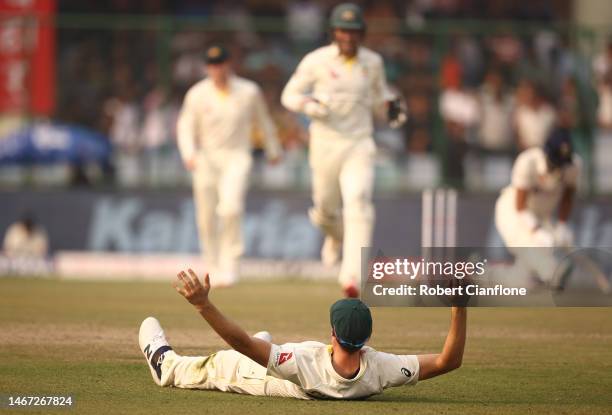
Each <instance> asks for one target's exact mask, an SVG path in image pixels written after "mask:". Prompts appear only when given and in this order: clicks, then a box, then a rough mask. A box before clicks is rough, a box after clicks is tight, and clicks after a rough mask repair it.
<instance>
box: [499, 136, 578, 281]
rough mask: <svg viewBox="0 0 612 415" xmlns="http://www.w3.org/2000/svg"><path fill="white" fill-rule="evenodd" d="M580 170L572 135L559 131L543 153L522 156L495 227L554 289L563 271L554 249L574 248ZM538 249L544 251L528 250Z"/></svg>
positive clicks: (501, 199) (533, 150)
mask: <svg viewBox="0 0 612 415" xmlns="http://www.w3.org/2000/svg"><path fill="white" fill-rule="evenodd" d="M580 166H581V163H580V160H579V159H578V157H577V156H576V155H575V154H574V152H573V150H572V143H571V141H570V137H569V131H568V130H566V129H563V128H559V129H557V130H555V131H554V132H553V133H552V134H551V135H550V136H549V138H548V139H547V141H546V143H545V144H544V146H543V148H542V147H533V148H530V149H527V150H525V151H523V152H522V153H521V154H519V156H518V157H517V159H516V161H515V163H514V166H513V168H512V182H511V184H510V185H509V186H508V187H506V188H505V189H503V190H502V192H501V195H500V197H499V198H498V199H497V203H496V206H495V224H496V226H497V230H498V231H499V234H500V235H501V237H502V239H503V241H504V243H505V244H506V246H507V247H508V250H509V251H510V252H511V253H512V254H513V255H515V256H516V258H517V260H518V261H521V262H522V264H523V265H524V266H526V267H527V268H528V269H529V271H531V272H532V273H533V274H534V276H535V277H537V278H538V279H540V280H541V281H542V282H545V283H548V284H550V285H552V286H554V285H555V284H558V283H559V282H560V281H553V277H554V271H555V269H556V267H557V265H558V261H557V260H556V259H555V256H554V249H556V248H561V249H569V248H570V247H572V246H573V234H572V231H571V229H570V228H569V226H568V225H567V222H568V219H569V217H570V214H571V211H572V204H573V199H574V194H575V193H576V186H577V184H578V179H579V177H580ZM555 215H556V217H555ZM534 247H536V248H541V249H535V250H534V249H525V248H534ZM555 288H560V287H555Z"/></svg>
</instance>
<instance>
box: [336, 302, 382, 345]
mask: <svg viewBox="0 0 612 415" xmlns="http://www.w3.org/2000/svg"><path fill="white" fill-rule="evenodd" d="M329 319H330V322H331V326H332V328H333V330H334V333H335V336H336V339H337V340H338V342H339V343H340V345H341V346H342V347H344V348H345V349H347V350H349V351H355V350H359V349H361V348H362V347H363V345H364V344H366V342H367V341H368V339H369V338H370V336H371V335H372V314H371V313H370V309H369V308H368V306H367V305H365V304H364V303H363V302H362V301H361V300H359V299H358V298H344V299H342V300H338V301H336V302H335V303H334V304H333V305H332V306H331V308H330V310H329Z"/></svg>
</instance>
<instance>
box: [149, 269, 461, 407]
mask: <svg viewBox="0 0 612 415" xmlns="http://www.w3.org/2000/svg"><path fill="white" fill-rule="evenodd" d="M175 288H176V290H177V291H178V292H179V293H180V294H181V295H182V296H184V297H185V298H186V299H187V300H188V301H189V302H190V303H191V304H192V305H193V306H194V307H195V308H196V310H198V312H199V313H200V315H201V316H202V317H203V318H204V319H205V320H206V321H207V322H208V324H209V325H210V326H211V327H212V328H213V330H215V331H216V332H217V333H218V334H219V336H221V337H222V338H223V339H224V340H225V341H226V342H227V343H228V344H229V345H230V346H231V347H232V348H233V350H223V351H219V352H217V353H214V354H212V355H210V356H205V357H186V356H180V355H178V354H177V353H176V352H174V351H173V350H172V347H171V346H170V345H169V343H168V341H167V340H166V338H165V335H164V331H163V330H162V328H161V326H160V324H159V322H158V321H157V320H156V319H155V318H153V317H148V318H147V319H145V320H144V321H143V322H142V324H141V326H140V333H139V344H140V349H141V351H142V352H143V354H144V355H145V358H146V360H147V363H148V365H149V368H150V370H151V375H152V376H153V380H154V381H155V383H156V384H158V385H160V386H175V387H177V388H185V389H208V390H220V391H224V392H235V393H242V394H248V395H260V396H282V397H293V398H298V399H360V398H367V397H369V396H372V395H376V394H379V393H382V391H383V389H386V388H389V387H392V386H402V385H415V384H416V383H417V381H419V380H424V379H429V378H432V377H434V376H438V375H441V374H443V373H447V372H449V371H451V370H453V369H457V368H458V367H459V366H461V362H462V359H463V350H464V347H465V338H466V318H467V310H466V308H463V307H453V308H452V309H451V323H450V329H449V332H448V336H447V337H446V342H445V343H444V347H443V349H442V352H441V353H440V354H427V355H395V354H390V353H383V352H379V351H376V350H374V349H372V348H370V347H368V346H365V344H366V342H367V341H368V339H369V338H370V335H371V334H372V316H371V315H370V310H369V308H368V307H367V306H366V305H365V304H364V303H362V302H361V301H360V300H358V299H343V300H339V301H337V302H336V303H334V304H333V305H332V307H331V309H330V322H331V345H325V344H323V343H319V342H314V341H307V342H303V343H286V344H283V345H276V344H273V343H271V337H270V335H269V333H267V332H260V333H257V334H256V335H254V336H249V335H248V334H247V333H246V332H245V331H244V330H243V329H242V328H240V326H238V325H237V324H236V323H233V322H231V321H230V320H228V319H227V318H226V317H225V316H224V315H223V314H222V313H221V312H220V311H219V310H218V309H217V308H216V307H215V306H214V305H213V304H212V302H211V301H210V299H209V292H210V282H209V278H208V275H206V277H205V278H204V284H202V283H201V281H200V280H199V278H198V277H197V275H196V274H195V273H194V272H193V271H192V270H189V271H188V273H186V272H184V271H183V272H180V273H179V274H178V277H177V280H176V282H175Z"/></svg>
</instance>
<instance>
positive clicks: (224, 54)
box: [204, 45, 230, 65]
mask: <svg viewBox="0 0 612 415" xmlns="http://www.w3.org/2000/svg"><path fill="white" fill-rule="evenodd" d="M229 57H230V54H229V52H228V50H227V49H226V48H224V47H223V46H221V45H213V46H211V47H209V48H208V49H206V53H205V54H204V60H205V61H206V63H207V64H209V65H210V64H212V65H214V64H217V63H223V62H225V61H227V60H228V59H229Z"/></svg>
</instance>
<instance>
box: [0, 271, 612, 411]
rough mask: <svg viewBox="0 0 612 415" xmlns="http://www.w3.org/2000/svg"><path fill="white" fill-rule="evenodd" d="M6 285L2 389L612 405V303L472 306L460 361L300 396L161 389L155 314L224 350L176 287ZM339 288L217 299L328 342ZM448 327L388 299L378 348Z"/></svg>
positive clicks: (81, 400)
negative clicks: (377, 387) (370, 385)
mask: <svg viewBox="0 0 612 415" xmlns="http://www.w3.org/2000/svg"><path fill="white" fill-rule="evenodd" d="M0 293H2V296H1V300H0V395H7V394H20V395H40V394H55V395H73V396H74V397H75V402H76V406H75V408H73V410H72V411H69V412H70V413H78V414H114V413H126V414H127V413H130V414H157V413H166V414H202V413H218V414H222V415H227V414H233V413H236V414H245V413H248V414H259V413H262V414H264V413H265V414H288V413H292V414H293V413H298V414H299V413H308V414H325V413H338V414H340V413H342V414H348V413H355V414H363V413H372V414H405V413H411V414H419V415H425V414H460V413H466V414H468V413H469V414H491V413H493V414H496V415H502V414H528V413H533V414H603V413H607V414H610V413H612V309H601V308H600V309H586V308H574V309H507V308H506V309H472V310H470V313H469V321H468V327H469V332H468V344H467V347H466V355H465V359H464V366H463V367H462V368H461V369H460V370H458V371H456V372H454V373H451V374H449V375H446V376H443V377H440V378H438V379H433V380H429V381H425V382H422V383H420V384H418V385H417V386H416V387H404V388H397V389H391V390H387V391H386V392H385V393H384V394H383V395H379V396H377V397H373V398H370V399H369V400H367V401H361V402H321V401H317V402H302V401H297V400H291V399H280V398H265V397H251V396H241V395H235V394H227V393H219V392H204V391H188V390H177V389H171V388H159V387H157V386H155V385H154V384H153V382H152V380H151V378H150V375H149V371H148V369H147V368H146V365H145V363H144V359H143V358H142V357H141V355H140V352H139V350H138V344H137V330H138V326H139V323H140V321H141V320H142V319H143V318H144V317H146V316H148V315H155V316H157V317H158V318H159V319H160V320H161V322H162V324H163V325H164V326H165V328H166V332H167V334H168V336H169V337H170V340H171V342H172V344H173V346H174V347H175V349H176V350H177V351H178V352H179V353H182V354H208V353H209V352H211V351H213V350H216V349H218V348H220V347H222V342H221V340H220V339H219V338H218V337H217V336H216V335H214V334H213V333H212V332H211V330H210V329H209V328H208V327H207V326H206V324H205V323H204V321H201V319H200V317H199V316H198V315H197V313H195V312H194V311H193V310H192V309H191V308H190V306H189V305H188V304H187V303H186V302H185V301H184V300H182V299H181V298H180V297H179V296H178V295H177V294H176V293H175V292H174V291H173V289H172V288H171V287H170V286H169V284H163V283H115V282H112V283H111V282H99V283H92V282H66V281H51V280H34V279H23V280H18V279H0ZM338 294H339V292H338V289H337V287H336V286H335V285H334V284H330V283H314V282H305V281H297V282H291V281H284V282H260V283H245V284H242V285H240V286H238V287H235V288H231V289H224V290H217V291H215V292H213V299H214V301H215V302H216V303H217V304H218V305H219V306H220V308H221V309H222V310H224V311H225V312H226V313H227V314H228V315H230V316H231V317H232V318H234V319H236V320H237V321H239V322H240V323H241V324H243V326H244V327H245V328H246V329H248V330H250V331H251V332H254V331H258V330H261V329H267V330H269V331H271V332H272V333H273V335H274V336H275V340H276V341H277V342H285V341H290V340H291V341H301V340H306V339H314V340H322V341H325V340H326V337H327V336H328V335H329V331H330V330H329V326H328V324H329V323H328V315H327V310H328V306H329V304H330V303H331V302H332V301H333V300H335V299H336V297H337V296H338ZM447 324H448V310H447V309H425V308H417V309H376V310H374V336H373V337H372V340H371V345H372V346H373V347H374V348H377V349H381V350H386V351H390V352H397V353H424V352H435V351H437V350H439V348H440V347H441V345H442V342H443V339H444V335H445V330H446V329H447ZM1 411H4V412H5V413H37V412H36V411H35V410H27V411H24V412H20V411H21V410H14V409H13V410H6V409H4V410H3V409H0V412H1ZM43 412H44V411H40V412H39V413H43ZM47 412H50V413H64V410H61V409H55V410H52V411H51V410H48V411H47Z"/></svg>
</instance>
